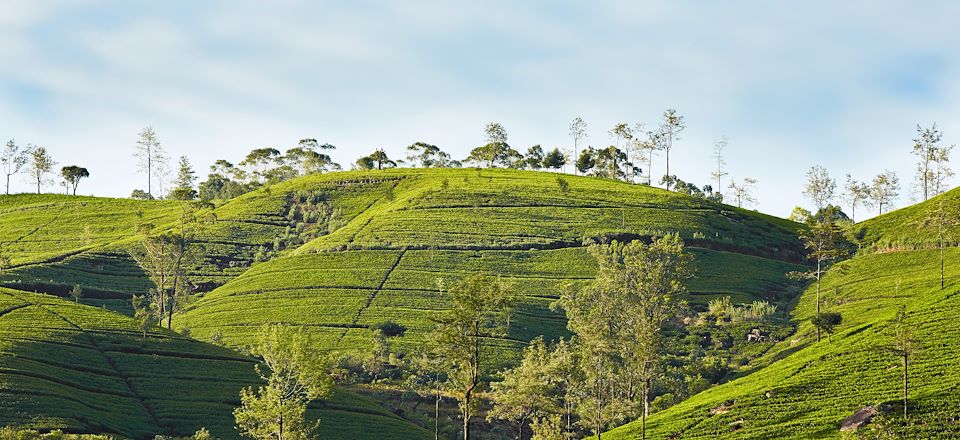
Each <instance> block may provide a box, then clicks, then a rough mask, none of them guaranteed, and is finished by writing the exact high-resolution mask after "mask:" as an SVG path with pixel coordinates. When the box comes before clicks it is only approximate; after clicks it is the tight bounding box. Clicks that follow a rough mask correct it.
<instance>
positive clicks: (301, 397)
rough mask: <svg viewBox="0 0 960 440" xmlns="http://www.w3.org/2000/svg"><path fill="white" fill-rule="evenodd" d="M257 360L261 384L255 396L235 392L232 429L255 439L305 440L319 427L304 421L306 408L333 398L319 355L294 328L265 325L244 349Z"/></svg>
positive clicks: (246, 391) (250, 392) (330, 381)
mask: <svg viewBox="0 0 960 440" xmlns="http://www.w3.org/2000/svg"><path fill="white" fill-rule="evenodd" d="M250 352H251V354H252V355H254V356H257V357H259V358H260V359H261V363H260V364H259V365H257V366H256V370H257V374H258V375H260V379H262V380H263V381H265V382H266V385H261V386H260V387H259V388H258V389H257V390H256V391H254V389H253V387H247V388H244V389H243V390H241V391H240V401H241V406H240V407H239V408H237V409H235V410H234V411H233V415H234V418H235V419H236V422H237V429H239V430H240V432H241V434H242V435H243V436H244V437H248V438H251V439H256V440H306V439H308V438H312V436H311V435H310V434H311V432H312V431H313V430H315V429H316V427H317V426H318V424H319V421H318V422H314V423H310V422H307V421H306V420H305V419H304V415H305V413H306V410H307V404H308V403H310V402H311V401H313V400H317V399H328V398H330V397H331V396H332V395H333V379H332V378H331V377H330V375H329V374H328V373H327V367H326V363H325V362H324V357H323V355H321V354H319V353H317V352H316V351H315V350H314V349H312V347H311V345H310V342H309V340H308V339H307V335H306V334H305V333H304V332H303V329H300V328H296V329H295V328H290V327H287V326H284V325H281V324H267V325H265V326H263V327H262V328H261V329H260V331H259V333H258V334H257V342H256V344H255V345H254V346H253V347H252V348H251V350H250Z"/></svg>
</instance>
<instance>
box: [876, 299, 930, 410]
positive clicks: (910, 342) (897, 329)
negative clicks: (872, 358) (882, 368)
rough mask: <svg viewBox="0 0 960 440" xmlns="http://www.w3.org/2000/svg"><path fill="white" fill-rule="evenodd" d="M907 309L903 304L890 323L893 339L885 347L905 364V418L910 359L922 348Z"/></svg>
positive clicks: (908, 397) (907, 402)
mask: <svg viewBox="0 0 960 440" xmlns="http://www.w3.org/2000/svg"><path fill="white" fill-rule="evenodd" d="M907 318H908V317H907V310H906V309H905V308H904V307H903V306H901V307H900V309H899V310H897V314H896V316H895V317H894V319H893V321H892V322H891V323H890V327H889V331H890V336H891V339H892V341H891V342H890V343H889V344H888V345H887V346H886V347H883V348H885V349H886V350H887V351H889V352H891V353H893V355H894V356H897V357H898V358H900V360H901V361H902V364H903V418H904V419H909V417H910V413H909V410H908V408H909V406H910V405H909V404H910V360H911V359H913V357H914V356H915V355H916V354H917V352H919V351H920V350H921V348H922V345H921V343H920V340H919V339H918V338H917V337H916V336H915V334H914V325H913V324H911V323H909V322H908V321H907Z"/></svg>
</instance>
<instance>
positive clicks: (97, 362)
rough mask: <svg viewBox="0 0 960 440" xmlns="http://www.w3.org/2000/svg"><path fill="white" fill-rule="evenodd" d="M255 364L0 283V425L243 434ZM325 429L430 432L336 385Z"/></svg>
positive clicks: (323, 412)
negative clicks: (242, 395) (237, 418)
mask: <svg viewBox="0 0 960 440" xmlns="http://www.w3.org/2000/svg"><path fill="white" fill-rule="evenodd" d="M253 365H254V363H253V361H252V360H250V359H249V358H246V357H243V356H240V355H238V354H236V352H234V351H231V350H227V349H224V348H221V347H216V346H212V345H209V344H204V343H201V342H197V341H194V340H191V339H186V338H183V337H181V336H179V335H177V334H174V333H171V332H166V331H162V330H159V329H155V330H151V331H150V332H149V333H148V336H147V338H146V339H144V338H143V337H142V334H141V333H140V332H139V331H138V330H137V329H136V325H135V323H134V322H133V321H132V320H130V319H129V318H126V317H124V316H121V315H118V314H115V313H112V312H108V311H103V310H101V309H98V308H94V307H88V306H83V305H76V304H74V303H72V302H69V301H65V300H61V299H58V298H55V297H52V296H48V295H42V294H34V293H27V292H21V291H16V290H10V289H2V288H0V425H17V426H22V427H28V428H38V429H43V430H49V429H63V430H65V431H67V432H80V433H84V432H96V433H115V434H119V435H123V436H128V437H134V438H152V437H153V435H154V434H158V433H166V434H179V435H184V434H189V433H192V432H193V431H195V430H196V429H197V428H199V427H201V426H205V427H207V428H209V429H210V431H211V432H212V433H213V434H215V435H217V436H220V437H222V438H237V437H238V436H237V434H236V432H235V430H234V429H233V417H232V414H231V412H232V410H233V408H234V407H235V406H236V405H237V404H238V403H239V402H238V401H239V397H238V395H239V390H240V388H242V387H244V386H248V385H251V384H253V383H255V381H256V379H257V378H256V375H255V373H254V370H253ZM312 412H313V416H318V417H321V418H322V420H323V423H322V427H321V431H320V433H319V434H321V435H326V436H328V437H335V436H336V433H337V432H340V431H339V430H340V429H343V427H345V426H348V427H351V429H352V431H351V432H353V433H355V434H356V435H357V437H358V438H369V439H377V438H383V436H384V434H385V433H389V434H390V435H391V436H392V437H394V438H398V437H399V438H425V437H427V435H426V432H425V431H422V430H420V429H419V428H417V427H416V426H414V425H412V424H409V423H407V422H405V421H403V420H401V419H399V418H397V417H396V416H394V415H392V414H390V413H388V412H387V411H386V410H384V409H383V408H382V407H380V406H379V405H377V404H376V403H375V402H373V401H371V400H370V399H368V398H363V397H360V396H358V395H355V394H353V393H350V392H347V391H343V390H338V391H337V394H336V395H335V398H334V399H333V400H331V401H330V402H327V403H325V404H323V405H322V406H317V407H316V408H314V409H313V410H312Z"/></svg>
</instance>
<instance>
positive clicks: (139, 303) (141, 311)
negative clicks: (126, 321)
mask: <svg viewBox="0 0 960 440" xmlns="http://www.w3.org/2000/svg"><path fill="white" fill-rule="evenodd" d="M130 302H131V305H132V306H133V319H135V320H136V321H137V327H138V328H140V331H141V332H143V338H144V339H146V338H147V329H149V328H150V325H151V324H153V322H154V317H155V316H156V315H157V314H156V313H155V312H154V311H153V303H152V302H151V301H150V300H149V299H148V298H147V297H146V296H143V295H133V297H131V298H130Z"/></svg>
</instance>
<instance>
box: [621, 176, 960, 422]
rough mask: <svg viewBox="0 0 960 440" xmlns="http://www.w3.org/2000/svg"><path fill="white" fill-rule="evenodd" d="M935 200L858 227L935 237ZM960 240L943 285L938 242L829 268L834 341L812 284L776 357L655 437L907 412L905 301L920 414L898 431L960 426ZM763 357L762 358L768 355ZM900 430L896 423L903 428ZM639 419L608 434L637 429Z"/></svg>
mask: <svg viewBox="0 0 960 440" xmlns="http://www.w3.org/2000/svg"><path fill="white" fill-rule="evenodd" d="M958 196H960V191H958V190H954V191H952V192H950V193H947V194H944V195H942V196H940V197H938V198H936V199H932V200H930V201H927V202H925V203H923V204H919V205H915V206H913V207H910V208H906V209H903V210H899V211H895V212H892V213H890V214H886V215H884V216H881V217H878V218H875V219H873V220H869V221H866V222H864V223H862V224H860V225H858V226H860V227H861V228H862V230H863V231H866V235H865V236H866V237H872V242H882V240H889V241H888V242H887V244H891V243H911V244H912V245H918V246H921V247H929V246H930V245H931V243H930V239H931V236H930V235H929V234H928V233H927V232H924V231H923V229H922V228H919V227H918V223H919V222H920V221H921V219H924V218H928V217H929V216H930V212H931V211H932V210H934V209H938V206H939V204H940V200H941V199H942V200H944V201H945V202H951V201H953V200H956V199H957V197H958ZM958 261H960V250H958V249H956V248H949V249H947V250H946V252H945V262H946V270H945V275H946V283H945V284H946V286H945V288H944V289H942V290H941V288H940V255H939V251H938V250H935V249H920V250H910V251H901V252H885V253H872V252H866V251H865V252H862V253H861V255H858V256H856V257H854V258H852V259H850V260H847V261H844V262H842V263H839V264H837V265H835V266H834V267H833V268H832V269H831V270H830V271H829V273H828V274H827V275H826V277H825V278H824V279H823V292H824V297H823V307H824V310H826V311H832V312H839V313H840V314H841V316H842V324H841V325H840V326H839V327H838V328H837V329H836V330H835V334H834V335H832V337H831V338H830V339H832V341H831V340H828V338H826V337H824V338H823V340H822V341H821V342H819V343H818V342H816V338H815V329H814V327H813V326H812V324H811V323H810V321H809V319H810V318H811V317H812V316H814V314H815V310H816V303H815V291H814V290H813V288H811V289H808V290H807V291H806V292H805V293H804V294H803V296H802V297H801V298H800V300H799V302H798V304H797V306H796V307H795V309H794V310H793V311H792V317H793V320H794V321H795V322H796V323H798V325H799V326H798V331H797V332H796V334H795V335H794V336H793V337H792V338H791V339H790V340H788V341H783V342H782V343H780V344H779V346H777V347H774V348H773V349H771V350H770V351H769V352H768V353H767V357H768V359H767V360H766V361H767V362H770V365H769V366H767V367H766V368H762V369H760V370H759V371H756V372H754V373H752V374H750V375H748V376H746V377H742V378H740V379H737V380H733V381H731V382H729V383H726V384H723V385H720V386H717V387H715V388H712V389H709V390H707V391H705V392H703V393H701V394H699V395H696V396H693V397H692V398H690V399H688V400H687V401H685V402H683V403H681V404H678V405H676V406H674V407H672V408H669V409H667V410H665V411H663V412H661V413H657V414H654V415H653V417H652V418H651V419H650V420H648V425H647V427H648V435H650V437H649V438H683V439H708V438H721V437H722V438H751V439H777V438H838V437H840V434H841V433H840V431H839V428H840V424H841V421H842V420H843V419H844V418H846V417H847V416H850V415H852V414H853V413H854V412H855V411H857V410H858V409H861V408H863V407H866V406H869V405H875V404H888V405H890V406H891V410H892V411H893V412H894V413H898V412H899V413H902V403H901V402H902V396H903V394H902V390H903V388H902V386H903V385H902V373H903V368H902V366H901V363H900V360H899V358H897V357H895V356H893V355H892V354H891V353H889V352H888V351H887V350H885V347H888V346H890V345H891V344H892V342H893V341H892V339H893V336H892V328H891V321H892V319H893V318H894V316H895V314H896V312H897V310H898V309H899V308H900V307H901V306H903V307H906V311H907V313H908V320H909V322H910V323H911V324H912V325H913V327H914V329H915V332H916V335H915V336H916V337H917V338H918V339H919V340H920V341H921V346H922V348H921V350H920V352H919V353H918V354H917V355H916V357H915V358H914V360H913V361H912V364H911V367H910V386H911V389H912V391H911V394H910V397H911V400H910V411H911V421H912V424H911V425H910V427H909V428H906V430H904V431H899V432H897V433H896V434H895V435H896V436H898V437H901V438H904V437H909V438H957V437H958V436H960V423H958V419H957V414H960V395H958V394H957V392H956V390H957V389H958V388H960V363H957V361H956V359H957V358H958V357H960V346H958V344H957V341H960V264H958ZM761 362H762V361H761ZM895 432H896V431H895ZM639 433H640V425H639V423H638V422H635V423H632V424H629V425H626V426H622V427H620V428H617V429H614V430H613V431H611V432H610V433H609V434H604V435H603V438H636V437H637V436H639Z"/></svg>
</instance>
